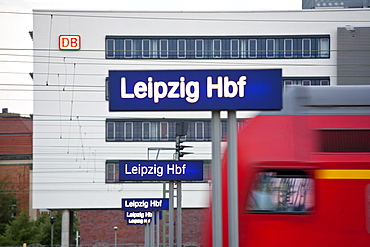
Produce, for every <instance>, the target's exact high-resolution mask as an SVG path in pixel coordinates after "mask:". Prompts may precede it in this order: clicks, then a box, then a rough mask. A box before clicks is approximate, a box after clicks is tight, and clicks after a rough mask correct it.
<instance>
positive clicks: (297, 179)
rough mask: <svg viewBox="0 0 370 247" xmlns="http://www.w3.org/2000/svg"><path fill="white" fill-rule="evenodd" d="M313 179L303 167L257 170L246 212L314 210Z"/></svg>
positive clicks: (276, 212)
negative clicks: (301, 168) (296, 168)
mask: <svg viewBox="0 0 370 247" xmlns="http://www.w3.org/2000/svg"><path fill="white" fill-rule="evenodd" d="M313 207H314V180H313V179H312V178H310V177H309V176H308V175H307V173H306V172H304V171H302V170H267V171H265V172H259V173H256V175H255V178H254V183H253V185H252V191H251V193H250V195H249V197H248V201H247V210H248V212H249V213H273V214H302V213H307V212H310V211H312V210H313Z"/></svg>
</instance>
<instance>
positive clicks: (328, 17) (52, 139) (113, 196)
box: [32, 9, 370, 210]
mask: <svg viewBox="0 0 370 247" xmlns="http://www.w3.org/2000/svg"><path fill="white" fill-rule="evenodd" d="M367 27H370V10H369V9H346V10H343V9H342V10H338V9H336V10H303V11H276V12H271V11H269V12H119V11H109V12H108V11H102V12H99V11H54V10H35V11H34V30H33V37H34V118H33V119H34V132H33V135H34V142H33V188H32V191H33V207H34V208H39V209H41V208H47V209H72V210H78V209H119V208H120V207H121V198H157V197H163V186H162V183H138V182H135V183H130V182H124V183H122V182H119V181H118V165H117V161H118V160H146V159H167V160H168V159H173V153H174V151H173V150H168V148H174V147H175V142H174V125H175V123H176V122H177V121H183V120H187V121H189V132H188V136H187V137H186V144H187V145H192V146H194V147H193V148H192V149H191V150H189V151H191V152H193V153H194V154H192V155H187V156H185V157H184V159H192V160H204V161H206V164H207V165H206V168H205V174H208V173H209V172H208V170H209V164H210V160H211V143H210V140H211V136H210V118H211V112H204V111H192V112H109V107H108V102H109V101H108V100H109V94H108V89H107V85H108V83H107V82H108V80H109V78H108V74H109V71H110V70H199V69H212V70H224V69H238V70H240V69H282V75H283V82H282V83H284V85H287V86H288V85H292V84H294V85H297V84H299V85H305V86H311V85H318V86H335V85H338V84H341V83H340V82H339V79H338V66H337V65H338V52H339V50H340V49H341V48H340V47H338V32H339V31H340V32H342V33H343V37H344V36H345V39H347V38H348V40H349V41H351V39H361V37H362V36H361V33H360V34H359V33H357V36H355V37H352V36H351V34H353V32H351V31H353V30H356V29H357V28H362V29H361V30H364V32H363V33H367V34H369V29H367ZM352 28H353V29H352ZM357 30H358V29H357ZM347 34H348V37H347V36H346V35H347ZM61 35H66V36H65V37H67V38H68V37H70V39H66V40H64V41H63V40H60V36H61ZM68 35H73V36H68ZM74 38H76V39H74ZM77 39H79V40H77ZM63 42H65V43H63ZM68 42H69V43H68ZM367 62H368V60H367ZM365 67H366V66H365ZM365 67H364V68H365ZM366 71H367V70H366V69H363V70H362V72H361V73H365V75H366V73H367V72H366ZM367 80H368V79H367ZM365 83H366V82H365ZM222 116H223V117H225V116H226V115H222ZM248 116H250V113H249V112H238V118H239V119H243V118H245V117H248ZM209 191H210V183H209V176H206V177H205V180H204V181H203V182H193V183H190V182H189V183H184V184H183V207H184V208H205V207H207V206H208V205H209Z"/></svg>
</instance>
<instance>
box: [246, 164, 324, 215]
mask: <svg viewBox="0 0 370 247" xmlns="http://www.w3.org/2000/svg"><path fill="white" fill-rule="evenodd" d="M268 173H276V174H278V175H275V176H271V178H273V179H276V178H277V179H284V178H293V179H294V178H296V179H308V182H306V184H305V185H306V186H307V190H309V192H308V193H307V191H306V192H305V194H304V195H307V194H308V195H307V198H309V199H311V200H312V202H311V204H312V205H310V202H308V205H309V207H308V208H305V210H303V209H301V210H299V209H300V208H299V207H301V206H303V205H304V204H306V201H305V203H304V204H303V205H299V206H298V208H297V209H298V210H296V211H295V210H290V211H289V210H285V211H284V210H275V209H276V208H278V206H276V205H274V204H273V203H272V202H271V205H270V206H273V208H271V209H259V210H256V209H250V208H249V207H250V203H251V198H252V193H253V187H254V186H255V185H256V183H257V184H258V185H260V184H261V182H260V181H261V180H260V178H261V177H262V176H259V174H266V176H268V175H267V174H268ZM279 173H280V175H279ZM281 174H282V175H281ZM252 180H253V184H252V185H251V191H250V193H248V195H247V196H248V199H247V203H246V205H245V212H246V213H248V214H269V215H307V214H311V213H313V212H314V211H315V207H316V204H317V201H316V194H317V192H316V181H315V178H314V176H313V175H312V174H311V173H310V172H309V171H308V170H307V169H305V168H271V169H270V168H266V169H258V170H255V173H254V176H253V178H252ZM274 182H276V181H274ZM280 183H281V180H280ZM284 183H285V182H284ZM265 186H266V185H265ZM268 186H271V182H269V183H268ZM294 186H296V185H295V184H294ZM279 188H280V187H279ZM294 188H295V187H294ZM294 188H293V189H294ZM271 191H275V192H276V191H280V190H276V189H275V188H273V189H272V190H271ZM297 191H298V190H293V193H297ZM301 193H302V192H301ZM310 193H311V194H310ZM276 194H277V198H274V199H277V201H278V202H279V197H280V196H281V194H279V193H276ZM299 195H300V194H298V193H297V195H295V197H296V198H300V196H299ZM271 197H273V195H271ZM291 197H294V196H289V197H288V195H286V198H291ZM266 198H267V197H261V198H260V199H264V200H266ZM307 198H305V199H304V200H306V199H307ZM254 200H256V199H254ZM264 202H265V203H266V201H264ZM283 202H285V200H283ZM295 202H296V201H294V203H295ZM286 204H288V203H286ZM256 205H258V204H256ZM274 206H275V207H274ZM294 207H295V206H294V205H293V208H294ZM287 208H288V207H287V206H286V209H287Z"/></svg>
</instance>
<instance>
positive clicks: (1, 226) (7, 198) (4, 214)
mask: <svg viewBox="0 0 370 247" xmlns="http://www.w3.org/2000/svg"><path fill="white" fill-rule="evenodd" d="M17 202H18V200H17V199H16V198H15V193H14V189H13V185H12V184H11V183H10V182H7V181H6V179H0V235H1V234H3V233H4V232H5V229H6V226H7V225H8V224H9V223H10V222H11V221H12V220H13V218H14V215H15V214H16V210H17Z"/></svg>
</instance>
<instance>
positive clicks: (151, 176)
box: [119, 160, 203, 181]
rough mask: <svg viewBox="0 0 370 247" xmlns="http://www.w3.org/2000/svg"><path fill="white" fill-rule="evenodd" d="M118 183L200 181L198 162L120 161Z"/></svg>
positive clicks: (199, 163) (199, 164) (200, 172)
mask: <svg viewBox="0 0 370 247" xmlns="http://www.w3.org/2000/svg"><path fill="white" fill-rule="evenodd" d="M119 180H120V181H176V180H177V181H202V180H203V161H200V160H178V161H176V160H120V161H119Z"/></svg>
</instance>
